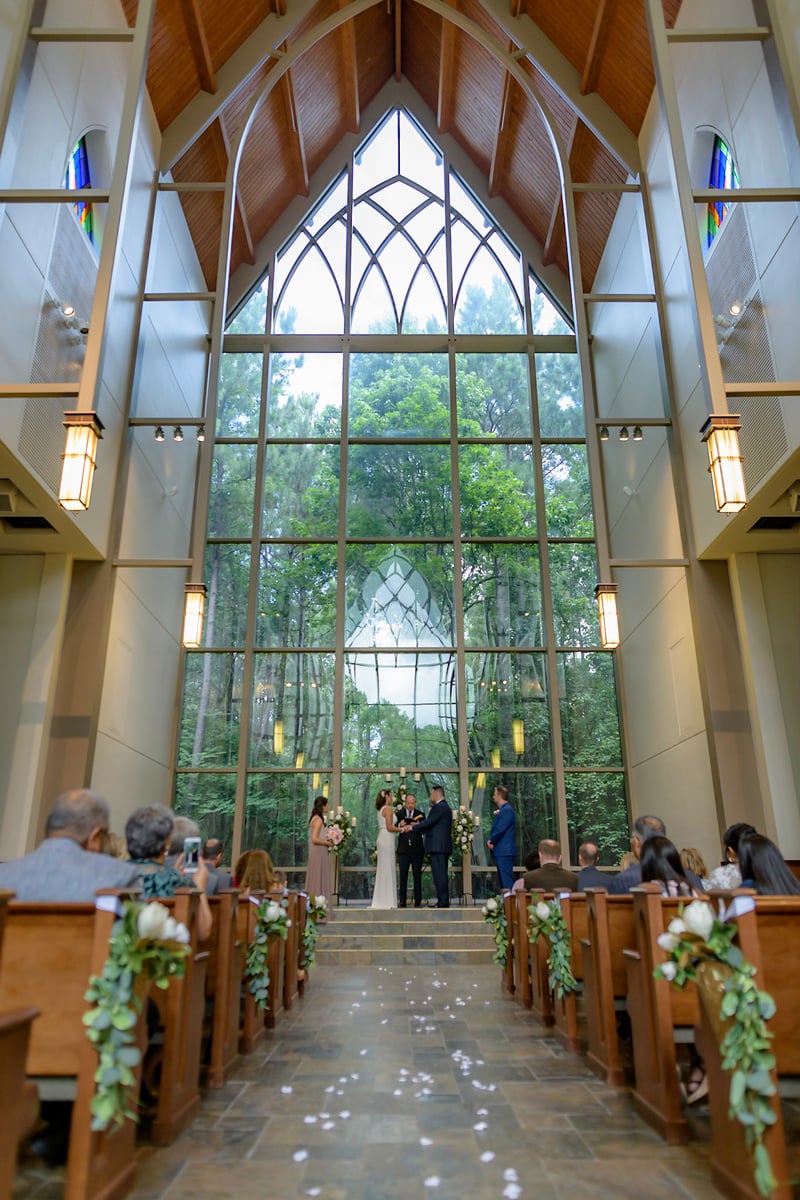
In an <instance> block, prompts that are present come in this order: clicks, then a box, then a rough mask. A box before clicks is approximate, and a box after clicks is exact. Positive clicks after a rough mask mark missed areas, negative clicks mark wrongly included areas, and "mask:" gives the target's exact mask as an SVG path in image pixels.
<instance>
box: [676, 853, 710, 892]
mask: <svg viewBox="0 0 800 1200" xmlns="http://www.w3.org/2000/svg"><path fill="white" fill-rule="evenodd" d="M680 858H681V866H682V867H683V869H684V871H691V872H692V874H693V875H696V876H697V878H698V879H702V880H706V879H708V867H707V866H706V863H705V859H704V858H703V856H702V854H701V853H700V851H699V850H697V849H695V847H694V846H687V847H684V849H683V850H681V851H680ZM703 886H705V884H704V885H703Z"/></svg>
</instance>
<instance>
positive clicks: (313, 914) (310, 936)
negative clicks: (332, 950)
mask: <svg viewBox="0 0 800 1200" xmlns="http://www.w3.org/2000/svg"><path fill="white" fill-rule="evenodd" d="M327 917H328V901H327V899H326V897H325V896H309V897H308V903H307V911H306V923H305V927H304V929H303V951H304V956H303V966H304V967H305V969H306V971H310V970H311V969H312V968H313V966H314V963H315V962H316V960H317V959H316V953H315V948H316V945H317V938H318V937H319V929H318V925H319V922H320V921H325V920H327Z"/></svg>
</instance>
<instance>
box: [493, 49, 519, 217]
mask: <svg viewBox="0 0 800 1200" xmlns="http://www.w3.org/2000/svg"><path fill="white" fill-rule="evenodd" d="M513 90H514V78H513V76H512V75H509V74H508V72H506V74H505V77H504V79H503V97H502V100H501V101H500V116H499V118H498V121H497V133H496V134H495V139H494V149H493V151H492V161H491V164H490V166H489V195H490V196H498V195H499V194H500V191H501V187H502V176H503V168H504V167H505V163H506V154H507V153H508V145H509V139H510V123H509V119H508V118H509V115H510V113H511V97H512V94H513Z"/></svg>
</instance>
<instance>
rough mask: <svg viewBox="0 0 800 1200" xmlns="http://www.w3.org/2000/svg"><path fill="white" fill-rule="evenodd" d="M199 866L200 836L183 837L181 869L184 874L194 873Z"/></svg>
mask: <svg viewBox="0 0 800 1200" xmlns="http://www.w3.org/2000/svg"><path fill="white" fill-rule="evenodd" d="M199 866H200V838H199V837H187V838H184V839H183V867H182V868H181V870H182V871H183V873H184V875H194V873H195V871H196V870H197V868H198V867H199Z"/></svg>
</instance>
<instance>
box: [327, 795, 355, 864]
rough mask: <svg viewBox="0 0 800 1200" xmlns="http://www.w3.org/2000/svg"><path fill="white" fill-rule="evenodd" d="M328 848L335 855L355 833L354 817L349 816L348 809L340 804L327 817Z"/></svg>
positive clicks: (343, 848)
mask: <svg viewBox="0 0 800 1200" xmlns="http://www.w3.org/2000/svg"><path fill="white" fill-rule="evenodd" d="M326 828H327V831H328V841H329V842H330V845H329V847H328V849H329V850H330V852H331V853H332V854H335V855H336V856H337V857H338V856H339V855H340V854H341V853H342V851H343V850H345V848H346V847H347V843H348V842H349V841H350V838H351V837H352V836H353V834H354V833H355V828H356V818H355V817H351V816H350V810H349V809H344V808H342V806H341V804H340V805H339V807H338V808H337V809H336V810H335V812H334V813H333V815H332V816H330V817H329V818H328V824H327V826H326Z"/></svg>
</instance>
